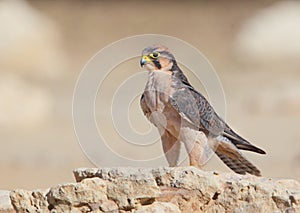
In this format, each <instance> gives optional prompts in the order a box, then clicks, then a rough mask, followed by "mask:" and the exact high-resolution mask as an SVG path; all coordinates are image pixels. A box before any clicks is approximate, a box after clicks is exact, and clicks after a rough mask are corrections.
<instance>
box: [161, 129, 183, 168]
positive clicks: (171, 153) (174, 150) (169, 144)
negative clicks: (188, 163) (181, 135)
mask: <svg viewBox="0 0 300 213" xmlns="http://www.w3.org/2000/svg"><path fill="white" fill-rule="evenodd" d="M161 141H162V145H163V150H164V153H165V156H166V158H167V161H168V163H169V166H176V165H177V163H178V158H179V154H180V141H179V140H177V138H176V137H174V136H173V135H172V134H171V133H170V132H168V131H167V130H165V131H164V133H163V135H162V136H161Z"/></svg>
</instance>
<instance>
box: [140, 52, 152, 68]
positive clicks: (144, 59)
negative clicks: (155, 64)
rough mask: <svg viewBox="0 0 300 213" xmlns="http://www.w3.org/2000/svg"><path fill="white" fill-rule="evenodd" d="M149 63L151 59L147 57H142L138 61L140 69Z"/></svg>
mask: <svg viewBox="0 0 300 213" xmlns="http://www.w3.org/2000/svg"><path fill="white" fill-rule="evenodd" d="M149 62H151V59H150V58H149V56H146V55H144V56H142V58H141V60H140V64H141V67H143V66H144V65H145V64H147V63H149Z"/></svg>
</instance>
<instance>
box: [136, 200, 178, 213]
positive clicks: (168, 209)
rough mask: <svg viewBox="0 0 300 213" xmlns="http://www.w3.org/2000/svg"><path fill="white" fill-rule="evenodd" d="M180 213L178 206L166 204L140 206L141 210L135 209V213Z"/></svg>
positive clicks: (156, 203) (157, 203)
mask: <svg viewBox="0 0 300 213" xmlns="http://www.w3.org/2000/svg"><path fill="white" fill-rule="evenodd" d="M160 212H165V213H177V212H178V213H180V212H181V211H180V209H179V208H178V206H176V205H174V204H172V203H166V202H155V203H153V204H152V205H147V206H142V207H141V208H139V209H137V210H136V211H135V213H160Z"/></svg>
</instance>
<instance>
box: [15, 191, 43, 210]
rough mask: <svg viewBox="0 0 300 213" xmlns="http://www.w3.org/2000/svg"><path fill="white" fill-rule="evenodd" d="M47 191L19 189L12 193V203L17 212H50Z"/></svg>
mask: <svg viewBox="0 0 300 213" xmlns="http://www.w3.org/2000/svg"><path fill="white" fill-rule="evenodd" d="M46 192H47V191H42V190H34V191H27V190H23V189H17V190H14V191H12V192H11V193H10V199H11V203H12V205H13V207H14V209H15V210H16V211H17V212H32V213H33V212H48V202H47V199H46Z"/></svg>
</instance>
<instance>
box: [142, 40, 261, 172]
mask: <svg viewBox="0 0 300 213" xmlns="http://www.w3.org/2000/svg"><path fill="white" fill-rule="evenodd" d="M152 52H159V53H160V58H159V57H155V58H151V61H152V62H153V63H151V61H150V62H147V63H150V65H149V68H148V69H149V70H150V74H149V79H148V83H147V86H146V88H145V92H144V93H143V95H142V97H141V107H142V109H143V112H144V114H145V115H146V116H147V117H148V118H149V116H150V114H151V113H152V112H153V111H154V110H157V109H156V108H155V107H153V106H152V105H153V103H152V105H151V106H149V104H150V102H149V100H150V99H152V100H154V99H155V101H156V103H160V104H161V105H162V104H163V105H164V108H162V109H158V110H160V111H161V113H164V114H165V115H166V116H170V115H171V117H172V116H173V115H174V117H176V116H177V119H178V118H179V119H180V120H181V121H180V123H181V124H180V125H182V123H183V122H184V123H186V124H188V125H189V126H190V128H192V129H195V130H197V131H199V132H203V133H204V134H205V135H206V136H207V138H208V140H211V141H214V144H215V145H213V146H212V149H213V150H214V151H215V153H216V154H217V156H218V157H219V158H220V159H221V160H222V161H223V162H224V163H225V164H226V165H227V166H228V167H229V168H231V169H232V170H233V171H235V172H236V173H239V174H246V173H250V174H253V175H257V176H259V175H260V171H259V170H258V169H257V168H256V167H255V166H254V165H253V164H251V163H250V162H249V161H248V160H247V159H246V158H245V157H244V156H243V155H242V153H241V152H240V151H239V149H242V150H248V151H253V152H257V153H260V154H265V152H264V151H263V150H261V149H259V148H257V147H255V146H254V145H252V144H250V142H248V141H247V140H245V139H244V138H242V137H241V136H239V135H238V134H237V133H235V132H234V131H233V130H232V129H231V128H230V127H229V126H228V125H227V124H226V122H225V121H224V120H223V119H222V118H220V116H219V115H218V114H217V113H216V112H215V111H214V109H213V107H212V106H211V105H210V104H209V102H208V101H207V100H206V98H205V97H204V96H203V95H202V94H201V93H199V92H198V91H196V90H195V89H194V87H193V86H192V85H191V84H190V83H189V81H188V79H187V78H186V76H185V75H184V74H183V72H182V71H181V69H180V68H179V66H178V65H177V62H176V60H175V57H174V56H173V55H172V54H171V53H170V52H169V51H168V49H166V48H165V47H161V46H151V47H147V48H146V49H144V51H143V53H142V54H143V56H145V55H146V56H147V55H149V54H151V53H152ZM166 60H167V62H168V63H166ZM144 63H146V62H145V61H143V62H141V65H144ZM163 63H165V64H167V65H166V67H167V68H165V67H164V66H161V65H162V64H163ZM158 64H159V67H158V66H157V65H158ZM160 70H163V71H164V72H165V73H167V74H166V75H169V77H167V78H162V77H160V78H161V79H165V80H161V79H158V77H156V78H155V77H153V76H154V72H161V71H160ZM150 75H152V77H151V78H150ZM153 79H154V80H153ZM151 81H162V82H160V83H161V84H164V86H162V87H160V86H159V85H160V84H158V83H157V85H158V87H157V86H156V87H155V88H156V89H157V90H159V92H163V93H165V94H166V96H167V98H164V99H161V97H158V95H157V92H156V93H154V92H151V91H150V92H149V88H150V87H151V88H153V85H154V83H153V82H151ZM166 81H167V82H166ZM150 84H151V86H149V85H150ZM166 85H168V86H166ZM166 88H167V89H166ZM145 96H147V97H148V99H146V98H145ZM153 98H154V99H153ZM152 102H153V101H152ZM153 108H155V109H153ZM167 111H169V112H167ZM170 112H172V113H173V114H172V113H171V114H170ZM152 122H153V123H154V124H155V125H156V126H158V123H157V122H155V121H152ZM169 122H174V120H170V121H169ZM176 122H179V121H175V122H174V123H176ZM168 126H172V124H170V125H167V127H166V128H168ZM172 128H173V127H172ZM173 129H174V128H173ZM175 129H176V128H175ZM167 130H168V129H167ZM178 131H180V130H178ZM175 133H176V135H179V134H180V133H178V132H176V131H175ZM177 133H178V134H177ZM173 134H174V131H173ZM173 136H174V135H173ZM164 141H167V140H166V138H164ZM188 143H190V142H188ZM190 157H191V156H190Z"/></svg>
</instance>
